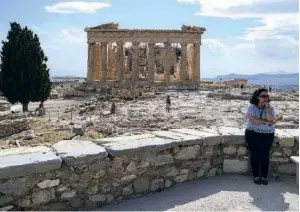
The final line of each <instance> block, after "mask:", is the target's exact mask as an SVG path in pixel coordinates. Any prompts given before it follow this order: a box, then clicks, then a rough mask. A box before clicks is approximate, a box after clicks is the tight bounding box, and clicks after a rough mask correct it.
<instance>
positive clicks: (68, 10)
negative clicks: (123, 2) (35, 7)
mask: <svg viewBox="0 0 300 212" xmlns="http://www.w3.org/2000/svg"><path fill="white" fill-rule="evenodd" d="M108 7H111V4H109V3H105V2H84V1H69V2H61V3H57V4H54V5H52V6H45V9H46V11H47V12H49V13H61V14H72V13H96V12H97V10H100V9H103V8H108Z"/></svg>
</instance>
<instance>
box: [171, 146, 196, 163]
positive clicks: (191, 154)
mask: <svg viewBox="0 0 300 212" xmlns="http://www.w3.org/2000/svg"><path fill="white" fill-rule="evenodd" d="M199 154H200V146H199V145H195V146H189V147H182V148H181V149H180V150H179V152H177V153H176V155H175V158H176V159H177V160H190V159H194V158H196V157H197V156H198V155H199Z"/></svg>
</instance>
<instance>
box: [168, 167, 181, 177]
mask: <svg viewBox="0 0 300 212" xmlns="http://www.w3.org/2000/svg"><path fill="white" fill-rule="evenodd" d="M166 173H167V176H168V177H175V176H176V175H178V174H179V171H178V169H177V168H176V167H175V166H172V167H171V168H169V169H167V170H166Z"/></svg>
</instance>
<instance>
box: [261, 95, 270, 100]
mask: <svg viewBox="0 0 300 212" xmlns="http://www.w3.org/2000/svg"><path fill="white" fill-rule="evenodd" d="M259 97H261V98H264V99H265V98H269V95H261V96H259Z"/></svg>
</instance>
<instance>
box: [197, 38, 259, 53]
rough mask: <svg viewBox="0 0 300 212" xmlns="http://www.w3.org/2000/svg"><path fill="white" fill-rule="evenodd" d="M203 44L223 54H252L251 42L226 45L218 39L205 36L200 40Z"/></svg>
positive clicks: (252, 46)
mask: <svg viewBox="0 0 300 212" xmlns="http://www.w3.org/2000/svg"><path fill="white" fill-rule="evenodd" d="M202 43H203V45H206V46H208V47H209V48H210V49H213V50H217V51H219V52H221V53H222V54H224V55H225V56H232V55H234V54H237V53H241V52H245V51H247V52H248V53H251V54H254V49H255V45H254V44H252V43H239V44H235V45H228V44H225V43H223V42H222V41H221V40H219V39H213V38H206V39H203V40H202Z"/></svg>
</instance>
